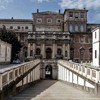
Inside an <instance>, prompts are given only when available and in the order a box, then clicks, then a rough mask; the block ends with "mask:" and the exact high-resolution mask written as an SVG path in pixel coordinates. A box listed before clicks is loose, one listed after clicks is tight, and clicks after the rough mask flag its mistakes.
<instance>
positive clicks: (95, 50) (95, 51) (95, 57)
mask: <svg viewBox="0 0 100 100" xmlns="http://www.w3.org/2000/svg"><path fill="white" fill-rule="evenodd" d="M95 58H97V50H95Z"/></svg>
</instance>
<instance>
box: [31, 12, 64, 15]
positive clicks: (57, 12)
mask: <svg viewBox="0 0 100 100" xmlns="http://www.w3.org/2000/svg"><path fill="white" fill-rule="evenodd" d="M45 12H52V13H49V14H61V15H63V13H59V12H53V11H39V12H33V13H32V14H44V13H45Z"/></svg>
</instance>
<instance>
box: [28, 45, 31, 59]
mask: <svg viewBox="0 0 100 100" xmlns="http://www.w3.org/2000/svg"><path fill="white" fill-rule="evenodd" d="M30 46H31V44H30V43H28V58H30V49H31V48H30Z"/></svg>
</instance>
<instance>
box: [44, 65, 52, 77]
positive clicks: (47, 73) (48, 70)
mask: <svg viewBox="0 0 100 100" xmlns="http://www.w3.org/2000/svg"><path fill="white" fill-rule="evenodd" d="M45 78H46V79H52V66H51V65H47V66H46V67H45Z"/></svg>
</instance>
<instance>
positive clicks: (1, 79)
mask: <svg viewBox="0 0 100 100" xmlns="http://www.w3.org/2000/svg"><path fill="white" fill-rule="evenodd" d="M39 63H40V60H34V61H30V62H26V63H23V64H19V65H15V66H13V67H11V68H5V69H1V70H0V90H2V88H3V87H4V86H6V85H7V84H10V83H11V82H12V81H14V80H16V79H17V78H18V77H20V76H21V75H24V74H25V73H26V72H28V71H29V70H30V69H32V68H34V67H35V66H36V65H38V64H39ZM33 70H35V73H34V75H35V76H34V75H33V77H34V80H38V79H39V78H40V66H39V67H35V68H34V69H33Z"/></svg>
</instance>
